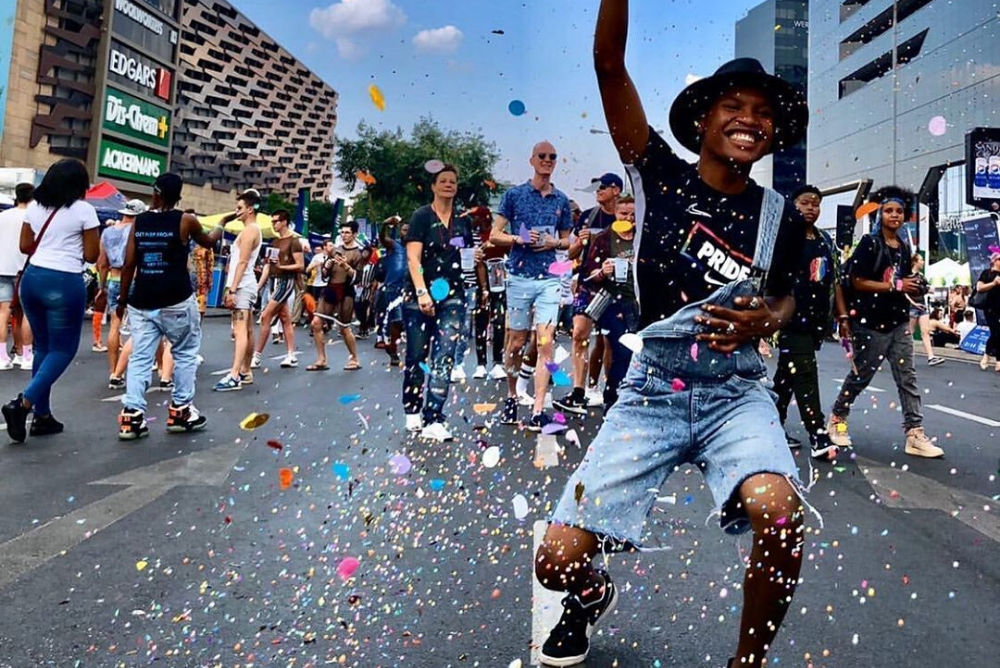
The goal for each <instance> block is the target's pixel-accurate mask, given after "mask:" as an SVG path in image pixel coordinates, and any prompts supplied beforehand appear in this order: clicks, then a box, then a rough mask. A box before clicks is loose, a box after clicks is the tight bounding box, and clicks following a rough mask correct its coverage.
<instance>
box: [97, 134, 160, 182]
mask: <svg viewBox="0 0 1000 668" xmlns="http://www.w3.org/2000/svg"><path fill="white" fill-rule="evenodd" d="M166 171H167V156H166V155H161V154H157V153H150V152H149V151H144V150H142V149H141V148H134V147H132V146H126V145H124V144H119V143H118V142H116V141H112V140H110V139H106V138H105V139H102V140H101V147H100V150H99V151H98V154H97V173H98V175H100V176H110V177H113V178H118V179H123V180H125V181H134V182H135V183H143V184H146V185H152V184H153V182H154V181H156V177H158V176H159V175H160V174H162V173H164V172H166Z"/></svg>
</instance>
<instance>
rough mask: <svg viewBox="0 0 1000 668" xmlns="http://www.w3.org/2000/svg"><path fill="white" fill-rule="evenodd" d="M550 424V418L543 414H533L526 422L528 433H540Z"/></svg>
mask: <svg viewBox="0 0 1000 668" xmlns="http://www.w3.org/2000/svg"><path fill="white" fill-rule="evenodd" d="M550 424H552V418H550V417H549V416H548V415H546V414H545V413H535V414H534V415H532V416H531V420H529V421H528V431H541V430H542V429H545V427H547V426H548V425H550Z"/></svg>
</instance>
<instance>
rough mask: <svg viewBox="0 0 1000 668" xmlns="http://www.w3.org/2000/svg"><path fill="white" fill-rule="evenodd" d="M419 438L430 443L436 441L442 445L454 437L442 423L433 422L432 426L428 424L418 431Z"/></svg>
mask: <svg viewBox="0 0 1000 668" xmlns="http://www.w3.org/2000/svg"><path fill="white" fill-rule="evenodd" d="M420 438H426V439H428V440H431V441H438V442H439V443H443V442H445V441H451V440H453V439H454V437H453V436H452V435H451V432H450V431H448V427H446V426H444V423H443V422H435V423H434V424H429V425H427V426H426V427H424V428H423V429H422V430H421V431H420Z"/></svg>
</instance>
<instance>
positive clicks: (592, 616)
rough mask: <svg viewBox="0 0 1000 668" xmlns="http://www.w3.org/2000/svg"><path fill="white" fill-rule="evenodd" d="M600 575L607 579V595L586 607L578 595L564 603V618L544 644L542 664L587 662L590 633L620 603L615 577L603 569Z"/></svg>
mask: <svg viewBox="0 0 1000 668" xmlns="http://www.w3.org/2000/svg"><path fill="white" fill-rule="evenodd" d="M597 572H598V573H600V575H601V577H603V578H604V583H605V586H604V595H603V596H602V597H601V598H600V599H598V600H597V601H594V602H592V603H590V604H588V605H584V604H583V603H582V602H581V601H580V599H579V598H577V597H576V596H575V595H570V596H567V597H566V598H564V599H563V600H562V606H563V613H562V617H560V618H559V623H558V624H556V627H555V628H554V629H552V630H551V631H550V632H549V637H548V638H547V639H546V640H545V644H544V645H542V652H541V655H540V658H541V661H542V665H544V666H575V665H577V664H578V663H583V662H584V661H586V660H587V654H589V653H590V634H591V633H593V631H594V627H596V626H597V623H598V622H599V621H600V620H601V618H603V617H604V616H605V615H607V614H608V613H609V612H611V611H612V610H614V609H615V606H616V605H617V604H618V588H617V587H615V583H614V582H612V581H611V576H610V575H608V574H607V573H606V572H604V571H601V570H599V571H597Z"/></svg>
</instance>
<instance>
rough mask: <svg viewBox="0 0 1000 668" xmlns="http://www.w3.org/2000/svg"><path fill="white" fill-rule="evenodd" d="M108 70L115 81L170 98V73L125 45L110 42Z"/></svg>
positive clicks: (160, 96)
mask: <svg viewBox="0 0 1000 668" xmlns="http://www.w3.org/2000/svg"><path fill="white" fill-rule="evenodd" d="M108 72H109V74H110V75H111V77H110V79H111V80H112V81H114V82H116V83H123V84H126V85H127V86H128V87H129V88H132V89H133V90H138V91H140V92H143V93H148V94H151V95H155V96H156V97H158V98H160V99H161V100H166V101H169V100H170V84H171V82H172V80H173V75H172V73H171V72H170V71H168V70H166V69H164V68H162V67H160V66H159V65H157V64H156V63H154V62H153V61H151V60H149V59H147V58H145V57H144V56H142V55H140V54H138V53H136V52H135V51H133V50H132V49H130V48H128V47H126V46H123V45H119V44H115V43H112V45H111V54H110V57H109V58H108Z"/></svg>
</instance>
